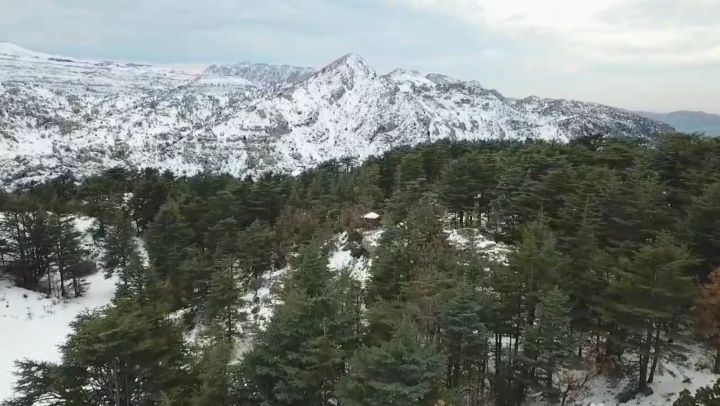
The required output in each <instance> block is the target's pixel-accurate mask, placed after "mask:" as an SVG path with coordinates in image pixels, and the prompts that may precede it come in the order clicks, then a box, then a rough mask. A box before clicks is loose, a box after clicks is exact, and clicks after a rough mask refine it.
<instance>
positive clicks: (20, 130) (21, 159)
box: [0, 43, 671, 187]
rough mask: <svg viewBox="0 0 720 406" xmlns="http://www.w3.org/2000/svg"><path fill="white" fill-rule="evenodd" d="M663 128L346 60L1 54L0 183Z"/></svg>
mask: <svg viewBox="0 0 720 406" xmlns="http://www.w3.org/2000/svg"><path fill="white" fill-rule="evenodd" d="M670 130H671V128H670V127H669V126H667V125H665V124H661V123H659V122H656V121H653V120H650V119H646V118H642V117H639V116H636V115H633V114H631V113H627V112H623V111H621V110H618V109H614V108H610V107H607V106H602V105H598V104H591V103H580V102H574V101H566V100H549V99H540V98H536V97H532V98H527V99H522V100H511V99H506V98H505V97H503V96H502V95H501V94H500V93H498V92H496V91H494V90H490V89H486V88H484V87H482V86H481V85H480V84H478V83H477V82H462V81H459V80H456V79H452V78H449V77H447V76H443V75H440V74H429V75H426V76H423V75H422V74H420V73H418V72H415V71H409V70H403V69H397V70H395V71H393V72H391V73H389V74H387V75H378V74H377V73H376V72H375V71H374V69H373V68H372V67H371V66H369V65H368V64H367V63H366V62H365V61H364V60H363V59H362V58H360V57H359V56H357V55H352V54H350V55H346V56H344V57H342V58H340V59H338V60H336V61H334V62H332V63H331V64H329V65H328V66H326V67H324V68H322V69H319V70H316V71H314V70H312V69H309V68H300V67H292V66H286V65H279V66H274V65H266V64H249V63H241V64H236V65H221V66H211V67H209V68H208V69H207V70H206V71H204V72H203V73H201V74H192V73H188V72H183V71H179V70H172V69H168V68H163V67H156V66H149V65H138V64H126V63H115V62H105V61H84V60H77V59H74V58H65V57H59V56H52V55H46V54H41V53H36V52H33V51H29V50H26V49H23V48H21V47H19V46H17V45H14V44H9V43H0V182H2V184H3V186H4V187H10V186H13V185H18V184H22V183H25V182H29V181H34V180H42V179H45V178H47V177H50V176H55V175H58V174H60V173H62V172H66V171H72V172H74V173H75V174H76V175H77V176H83V175H87V174H91V173H94V172H97V171H99V170H102V169H103V168H107V167H110V166H117V165H122V166H129V167H148V166H153V167H159V168H161V169H172V170H174V171H176V172H178V173H195V172H198V171H201V170H211V171H217V172H228V173H231V174H234V175H245V174H250V175H255V174H259V173H263V172H267V171H281V172H291V173H292V172H298V171H300V170H302V169H305V168H307V167H311V166H313V165H316V164H317V163H319V162H321V161H324V160H327V159H332V158H341V157H354V158H358V159H364V158H366V157H368V156H370V155H373V154H377V153H381V152H383V151H386V150H388V149H390V148H392V147H395V146H399V145H407V144H418V143H422V142H428V141H435V140H439V139H443V138H449V139H454V140H476V139H525V138H533V139H551V140H559V141H567V140H570V139H572V138H574V137H577V136H580V135H584V134H588V133H592V134H606V135H620V136H639V137H652V136H654V135H656V134H658V133H662V132H666V131H670Z"/></svg>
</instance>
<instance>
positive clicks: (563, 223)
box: [0, 133, 720, 406]
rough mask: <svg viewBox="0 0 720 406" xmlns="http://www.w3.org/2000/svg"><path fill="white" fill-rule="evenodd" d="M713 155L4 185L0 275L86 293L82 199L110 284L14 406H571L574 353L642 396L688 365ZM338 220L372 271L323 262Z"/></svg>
mask: <svg viewBox="0 0 720 406" xmlns="http://www.w3.org/2000/svg"><path fill="white" fill-rule="evenodd" d="M718 157H720V141H718V140H713V139H705V138H698V137H687V136H683V135H668V136H663V137H658V138H657V139H654V140H652V141H647V140H645V141H638V140H629V139H612V138H603V137H601V136H598V134H595V133H593V134H588V136H587V137H584V138H583V139H580V140H577V141H576V142H573V143H570V144H556V143H545V142H529V141H528V142H506V141H493V142H479V143H463V142H439V143H435V144H431V145H423V146H419V147H415V148H411V147H403V148H398V149H394V150H392V151H389V152H387V153H385V154H383V155H382V156H379V157H372V158H370V159H369V160H368V161H367V162H366V163H364V164H362V165H360V166H355V163H354V162H352V161H351V160H348V159H344V160H337V161H332V162H328V163H325V164H323V165H320V166H319V167H317V168H314V169H311V170H308V171H306V172H304V173H302V174H300V175H299V176H295V177H290V176H277V175H272V174H268V175H265V176H262V177H259V178H256V179H250V178H246V179H242V180H240V179H234V178H232V177H230V176H227V175H218V176H215V175H211V174H209V173H203V174H201V175H197V176H193V177H179V178H176V177H175V176H173V175H172V174H170V173H166V174H162V175H161V174H159V173H158V172H157V171H154V170H143V171H140V172H134V171H130V170H125V169H120V168H116V169H112V170H109V171H107V172H106V173H104V174H102V175H98V176H95V177H91V178H88V179H86V180H83V181H82V183H80V184H76V183H75V181H74V180H72V179H71V178H69V177H63V178H62V179H58V180H56V181H53V182H48V183H46V184H42V185H36V186H34V187H33V188H31V189H29V190H27V191H20V192H18V193H12V194H9V195H3V196H0V209H2V211H3V214H4V216H3V219H2V221H1V222H0V267H2V271H3V272H4V273H6V274H7V275H9V276H10V277H12V278H13V279H14V280H15V281H16V283H17V284H18V285H21V286H25V287H29V288H33V289H40V290H49V291H51V294H56V295H62V294H63V292H66V294H67V292H70V293H72V289H71V286H72V287H75V286H82V279H81V278H82V275H84V274H85V273H86V272H90V271H91V270H92V269H91V267H88V263H87V262H86V253H84V252H83V250H82V249H81V245H80V244H79V235H78V233H77V232H76V231H75V230H74V229H73V227H71V223H72V221H71V219H72V217H71V215H70V214H71V213H72V214H75V213H78V212H80V213H82V214H85V215H90V216H92V217H95V218H97V219H98V220H99V226H98V227H97V229H96V230H94V236H95V237H96V238H97V239H99V240H103V241H105V242H106V246H105V248H106V254H105V258H104V265H105V268H106V270H107V271H108V273H112V274H114V275H116V276H117V278H118V291H117V297H116V299H115V301H114V304H113V306H111V307H110V308H108V309H106V310H105V311H102V312H98V313H97V314H94V315H91V316H87V317H85V318H83V319H82V320H81V321H79V322H78V323H76V325H75V332H74V334H73V335H72V337H71V338H70V340H69V341H68V344H67V345H66V347H65V349H64V355H65V358H64V359H63V362H62V363H60V364H57V365H54V364H46V363H37V362H33V361H25V362H23V363H21V364H20V365H19V371H18V372H19V375H18V377H19V381H18V383H19V384H20V385H21V387H20V390H19V395H20V397H19V398H18V399H17V402H19V403H16V404H17V405H22V404H28V405H29V404H32V403H33V402H34V400H33V399H41V398H42V399H44V400H45V401H50V402H55V403H54V404H58V405H61V404H63V405H65V404H73V405H86V404H87V405H90V404H92V405H95V404H118V401H117V398H116V396H120V399H121V401H120V403H119V404H123V405H129V404H142V405H145V404H148V405H152V404H163V405H168V404H173V405H174V404H178V405H182V404H192V405H205V404H217V405H255V404H265V405H283V404H284V405H299V404H303V405H304V404H315V405H331V404H338V403H341V404H348V405H353V404H357V405H361V404H435V403H437V404H441V403H442V402H444V403H445V404H453V405H454V404H458V405H461V404H467V405H473V406H476V405H484V404H495V405H517V404H522V402H526V401H527V400H528V398H529V397H532V398H533V399H537V398H538V397H542V398H544V399H545V400H546V401H547V402H549V403H563V402H567V401H570V400H569V399H572V396H573V394H572V393H570V392H571V391H575V390H578V391H580V390H581V389H582V387H583V386H584V385H585V384H586V381H583V380H582V379H579V380H577V381H575V380H572V379H569V375H568V374H567V373H566V372H567V371H566V368H571V367H574V366H575V365H576V361H578V362H579V361H582V362H583V364H590V365H597V366H598V368H601V369H598V371H600V372H602V373H605V372H606V369H604V368H608V369H611V368H614V367H617V368H622V369H623V370H622V372H625V373H627V376H628V377H630V379H632V380H633V381H634V382H635V383H634V384H633V385H632V386H633V387H632V388H631V391H630V392H628V394H629V395H630V396H632V395H633V394H634V392H635V391H636V390H637V389H643V387H644V386H647V385H649V384H650V383H651V382H652V380H653V376H654V375H655V374H656V373H662V372H663V366H664V365H665V364H668V363H674V362H677V361H678V360H679V359H680V358H681V357H682V350H683V349H682V347H681V346H680V345H679V343H681V342H682V341H681V340H680V337H679V336H680V335H681V334H687V333H688V332H689V331H690V326H688V324H689V323H688V321H690V320H691V319H692V317H691V313H690V308H691V307H692V305H693V303H694V300H695V298H696V292H695V288H694V287H695V283H696V281H702V280H703V278H704V277H705V276H706V275H707V273H708V271H709V270H710V269H711V268H710V267H711V266H717V265H718V264H719V263H720V259H718V256H717V252H720V243H719V242H718V241H720V236H718V235H717V234H718V232H717V231H718V227H717V218H718V217H720V209H719V208H718V207H720V206H718V202H719V201H720V194H719V193H720V192H719V191H720V187H718V183H717V182H718V178H717V177H718V173H720V158H718ZM370 210H372V211H375V212H378V213H380V214H381V215H382V219H381V224H382V229H383V230H384V233H383V236H382V238H380V241H379V245H378V246H377V247H376V248H374V247H372V246H370V245H368V244H366V243H367V240H365V241H364V238H366V237H370V236H372V234H371V233H369V232H367V231H366V230H364V228H363V227H362V226H363V221H362V218H361V216H362V215H363V214H364V213H366V212H368V211H370ZM458 227H471V228H472V230H470V231H472V233H470V234H472V235H473V236H476V235H480V234H482V235H484V236H488V237H494V239H495V240H497V241H502V242H503V243H506V244H507V247H508V251H507V252H508V253H507V255H506V256H505V258H504V260H502V259H501V260H498V258H495V257H494V256H492V255H486V254H487V253H486V251H485V248H480V249H478V248H476V247H473V248H470V247H468V245H471V244H465V245H464V246H462V247H461V246H460V245H462V244H459V243H458V242H457V241H456V240H454V239H453V240H452V241H448V238H447V234H446V233H447V232H448V231H450V230H449V229H451V228H452V229H457V228H458ZM459 231H460V230H454V232H453V234H454V235H455V236H460V235H465V234H464V233H460V232H459ZM343 232H347V233H348V234H347V235H348V243H347V247H346V248H348V249H349V250H351V251H352V255H353V256H354V257H356V258H357V259H358V260H359V261H368V260H371V261H372V262H371V269H370V273H371V275H370V278H369V280H367V281H362V282H360V281H357V280H354V279H353V278H351V277H350V276H349V274H350V273H349V272H333V271H331V270H330V269H329V268H328V258H327V252H326V251H327V249H328V248H326V247H324V246H323V242H325V241H329V240H331V239H334V237H335V236H337V235H338V234H341V233H343ZM671 235H674V236H675V237H671ZM136 236H139V237H140V238H142V239H143V240H144V241H142V242H144V243H145V246H146V247H147V251H148V254H149V264H145V262H144V260H143V258H141V257H140V255H139V252H138V251H137V249H138V248H139V247H140V245H139V244H138V245H137V246H135V244H134V242H135V237H136ZM455 244H457V246H455ZM363 246H365V247H366V248H367V249H366V248H363ZM686 246H687V247H689V249H691V250H692V253H693V255H691V254H690V252H689V251H688V249H687V248H685V247H686ZM495 248H498V247H495ZM499 251H502V250H501V249H500V250H499ZM297 253H300V255H299V256H297ZM695 256H697V257H698V258H697V260H695V258H694V257H695ZM286 266H287V269H288V271H287V274H286V276H285V279H284V280H283V281H282V282H281V283H277V284H275V285H274V286H275V287H274V289H277V290H278V291H277V292H275V293H277V295H278V299H279V302H278V304H277V306H276V308H275V309H274V313H273V317H272V319H271V321H270V322H269V324H266V325H265V328H264V329H262V328H258V326H251V325H250V324H251V323H250V321H249V319H248V320H246V317H247V316H248V314H245V309H246V308H247V307H250V308H251V310H250V313H252V312H254V311H256V310H257V306H255V303H245V300H243V298H244V297H246V295H249V296H250V297H252V296H253V295H252V294H253V293H254V290H256V289H258V293H259V289H263V290H264V289H266V288H267V287H268V286H267V283H268V282H269V281H268V276H269V275H272V273H274V272H275V271H277V270H279V269H281V268H284V267H286ZM60 274H62V275H64V276H63V277H62V278H60V279H58V278H57V276H58V275H60ZM47 275H51V276H53V277H54V278H55V280H58V281H60V280H65V281H68V285H64V286H63V285H62V284H58V286H57V287H55V286H50V287H47V286H48V285H45V284H44V283H42V284H41V281H42V282H45V281H47V280H46V279H45V278H46V276H47ZM76 279H77V283H75V281H76ZM79 293H81V292H75V294H76V295H77V294H79ZM258 297H260V295H258ZM258 304H259V303H258ZM248 305H250V306H248ZM191 328H192V329H196V330H194V331H202V332H203V335H202V337H203V341H202V342H201V343H202V345H200V346H199V348H198V349H197V351H195V352H194V354H189V353H188V351H187V348H185V345H184V343H183V342H182V340H181V339H180V338H181V333H182V332H183V331H188V330H189V329H191ZM240 338H242V340H241V339H240ZM581 338H582V339H581ZM240 341H242V342H243V344H246V341H251V344H252V345H251V346H250V348H249V349H248V352H247V353H244V354H243V356H242V358H241V359H236V358H235V355H237V354H238V353H239V352H238V351H237V350H238V347H237V346H238V345H239V342H240ZM118 363H119V364H118ZM591 369H592V368H591ZM610 372H619V371H610ZM108 374H110V375H108ZM113 374H114V375H113ZM118 374H120V375H123V376H127V377H129V379H130V381H131V383H132V385H131V386H132V387H128V388H124V389H123V391H122V393H121V394H119V395H118V392H117V391H115V392H113V391H112V390H111V389H109V388H113V386H112V385H108V384H107V382H108V381H112V379H111V378H112V377H114V376H118ZM100 381H103V382H105V384H104V385H99V384H98V382H100ZM126 390H127V391H129V392H128V394H126V393H125V391H126ZM111 392H112V393H111ZM130 393H132V394H130ZM704 393H705V392H704ZM708 393H709V392H708ZM686 395H687V396H689V393H687V394H684V395H683V396H684V398H685V397H687V396H686ZM703 396H705V395H703ZM131 397H132V399H131ZM131 400H132V401H131ZM23 402H24V403H23ZM693 402H697V403H687V404H703V403H700V401H699V400H693ZM50 404H53V403H50Z"/></svg>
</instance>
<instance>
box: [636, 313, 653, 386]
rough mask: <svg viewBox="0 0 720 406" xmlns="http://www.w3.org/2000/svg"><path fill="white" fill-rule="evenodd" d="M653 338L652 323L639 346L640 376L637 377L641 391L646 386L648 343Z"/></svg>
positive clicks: (648, 356)
mask: <svg viewBox="0 0 720 406" xmlns="http://www.w3.org/2000/svg"><path fill="white" fill-rule="evenodd" d="M652 338H653V328H652V325H651V326H650V327H648V331H647V335H646V337H645V339H644V340H643V342H642V344H641V346H640V362H639V369H640V376H639V378H638V391H642V390H644V389H646V388H647V384H648V381H647V373H648V370H647V368H648V363H649V361H650V344H651V341H652Z"/></svg>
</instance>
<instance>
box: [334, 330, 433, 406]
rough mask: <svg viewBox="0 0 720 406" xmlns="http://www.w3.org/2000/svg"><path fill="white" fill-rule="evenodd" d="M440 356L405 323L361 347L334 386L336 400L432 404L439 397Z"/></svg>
mask: <svg viewBox="0 0 720 406" xmlns="http://www.w3.org/2000/svg"><path fill="white" fill-rule="evenodd" d="M441 376H442V373H441V370H440V357H439V356H438V355H437V354H436V353H435V352H434V351H433V349H432V348H431V347H430V346H428V345H427V344H425V343H423V342H422V341H421V340H420V339H419V338H418V334H417V332H416V331H414V330H413V329H412V327H410V325H409V323H404V324H402V326H401V327H400V329H399V330H398V331H396V332H395V334H394V336H393V338H392V339H391V340H390V341H386V342H384V343H382V344H381V345H379V346H376V347H363V348H361V349H360V351H359V352H358V353H357V355H356V356H355V358H354V359H353V361H352V363H351V365H350V372H349V374H348V376H347V377H345V378H344V379H343V380H342V382H341V383H340V386H339V388H338V398H339V400H340V402H341V403H342V404H344V405H348V406H362V405H397V406H415V405H434V404H438V403H437V402H438V401H440V400H441V397H442V396H441V390H440V388H441Z"/></svg>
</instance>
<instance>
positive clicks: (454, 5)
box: [394, 0, 720, 66]
mask: <svg viewBox="0 0 720 406" xmlns="http://www.w3.org/2000/svg"><path fill="white" fill-rule="evenodd" d="M394 1H399V2H401V3H405V4H408V5H410V6H411V7H415V8H419V9H424V10H429V11H434V12H437V11H439V12H443V13H447V14H450V15H453V16H455V17H457V18H460V19H463V20H466V21H468V22H470V23H473V24H478V25H481V26H483V27H484V28H486V29H490V30H493V31H495V32H498V33H501V34H503V35H506V36H509V37H514V38H518V39H520V40H522V41H536V40H538V39H543V40H546V41H547V42H546V43H545V45H546V46H547V47H549V48H550V47H558V46H559V47H561V48H562V49H563V50H564V51H566V52H568V53H569V55H574V56H576V57H578V58H581V59H584V60H585V61H586V62H601V63H614V62H623V63H637V62H640V63H653V64H659V65H671V66H674V65H689V66H702V65H710V64H712V65H716V64H720V56H719V55H718V53H719V51H718V44H720V24H718V23H717V21H720V1H718V0H593V1H584V0H394Z"/></svg>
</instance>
